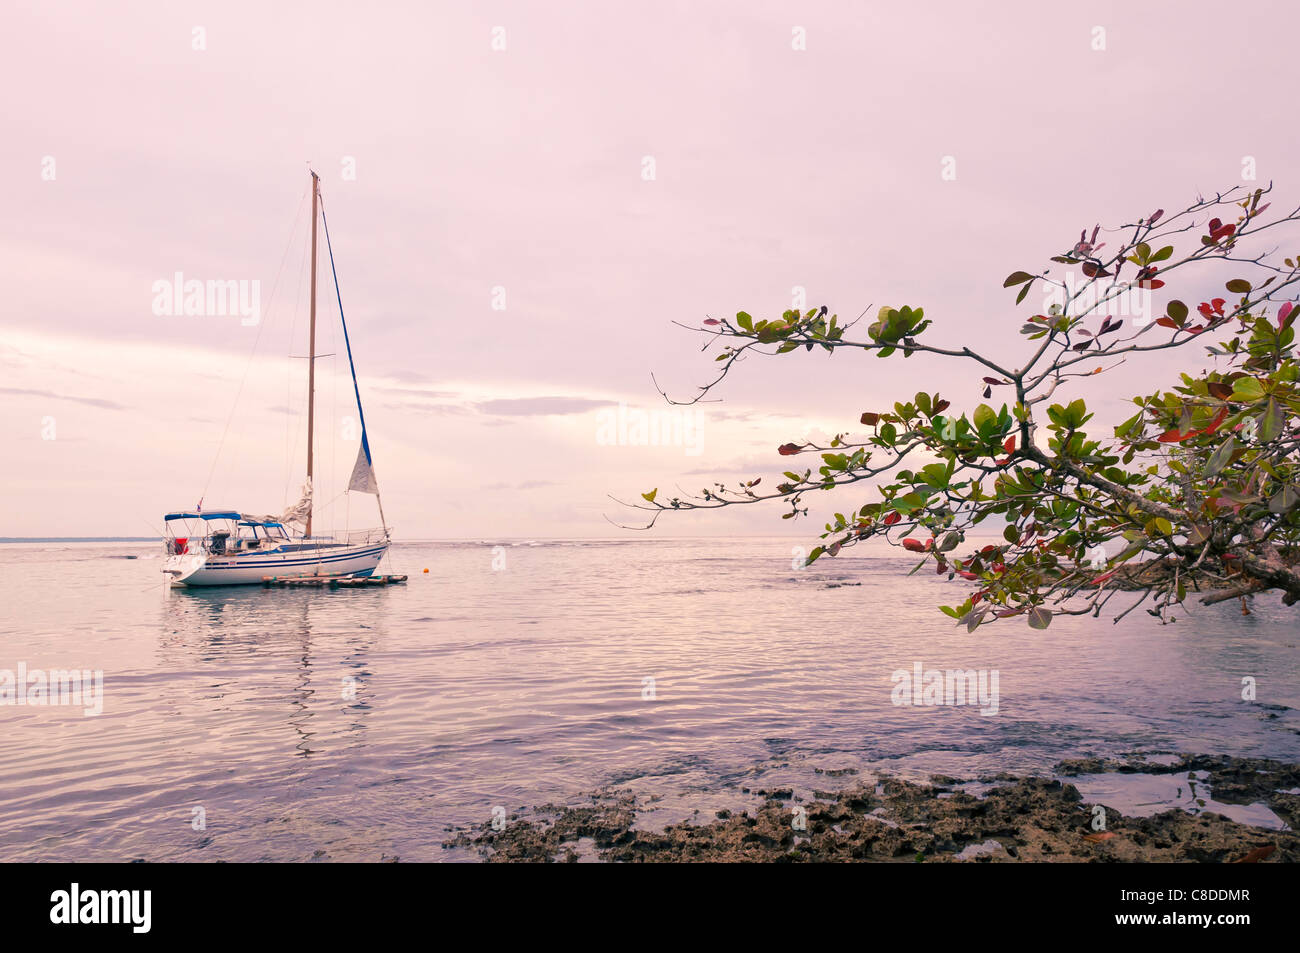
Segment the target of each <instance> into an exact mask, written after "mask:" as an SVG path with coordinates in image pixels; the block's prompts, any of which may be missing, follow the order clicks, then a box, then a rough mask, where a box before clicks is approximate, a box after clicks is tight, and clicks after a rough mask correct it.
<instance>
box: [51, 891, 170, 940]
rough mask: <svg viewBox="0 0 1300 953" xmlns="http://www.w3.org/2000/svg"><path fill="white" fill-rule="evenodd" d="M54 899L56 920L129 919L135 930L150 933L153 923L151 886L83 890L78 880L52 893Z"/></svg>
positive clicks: (115, 920) (96, 922)
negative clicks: (149, 888)
mask: <svg viewBox="0 0 1300 953" xmlns="http://www.w3.org/2000/svg"><path fill="white" fill-rule="evenodd" d="M50 903H51V904H52V906H51V907H50V922H51V923H55V924H77V923H93V924H108V923H126V924H130V925H131V932H132V933H148V932H149V928H150V927H151V926H152V923H153V891H151V890H82V889H81V885H80V884H76V883H74V884H73V885H72V888H71V889H70V890H56V891H54V893H52V894H50Z"/></svg>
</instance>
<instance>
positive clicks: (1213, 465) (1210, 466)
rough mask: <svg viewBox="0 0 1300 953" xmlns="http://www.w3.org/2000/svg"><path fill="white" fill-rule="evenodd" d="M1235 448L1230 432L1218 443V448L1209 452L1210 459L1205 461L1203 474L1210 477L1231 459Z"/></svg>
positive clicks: (1234, 441)
mask: <svg viewBox="0 0 1300 953" xmlns="http://www.w3.org/2000/svg"><path fill="white" fill-rule="evenodd" d="M1236 450H1237V441H1236V438H1234V437H1233V436H1232V435H1231V434H1229V435H1228V439H1227V440H1225V441H1223V443H1221V444H1219V448H1218V449H1217V450H1215V451H1214V453H1212V454H1210V459H1209V460H1207V461H1206V462H1205V475H1206V476H1207V477H1212V476H1214V475H1215V474H1216V473H1218V472H1219V471H1220V470H1222V469H1223V468H1224V467H1226V466H1227V465H1228V464H1229V463H1230V462H1231V461H1232V455H1233V453H1235V452H1236Z"/></svg>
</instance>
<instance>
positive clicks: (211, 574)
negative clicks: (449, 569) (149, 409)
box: [162, 172, 391, 587]
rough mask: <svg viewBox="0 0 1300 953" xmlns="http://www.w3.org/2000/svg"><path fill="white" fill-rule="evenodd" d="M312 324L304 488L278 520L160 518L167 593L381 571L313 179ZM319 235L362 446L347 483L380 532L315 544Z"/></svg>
mask: <svg viewBox="0 0 1300 953" xmlns="http://www.w3.org/2000/svg"><path fill="white" fill-rule="evenodd" d="M311 190H312V192H311V291H310V301H311V305H310V308H311V320H310V344H309V351H308V354H307V480H306V482H305V483H304V484H303V488H302V498H301V499H300V500H299V501H298V502H297V503H295V504H294V505H293V506H291V507H289V508H288V509H287V510H286V511H285V512H284V513H283V514H282V515H280V516H278V517H277V516H257V515H250V514H249V513H246V512H244V511H242V510H232V509H223V508H209V509H208V510H206V511H204V510H203V508H202V501H200V504H199V506H197V507H195V508H194V509H193V510H183V511H178V512H173V513H168V514H166V516H164V517H163V519H164V525H165V526H166V535H165V538H164V540H163V544H164V548H165V560H164V562H163V569H162V571H163V572H164V573H167V574H168V575H169V576H171V577H172V578H171V584H172V585H173V586H179V587H188V586H237V585H249V584H252V583H262V582H265V581H267V580H268V579H272V578H274V579H294V578H302V577H315V576H330V577H338V578H342V577H353V578H356V577H368V576H371V575H372V574H373V573H374V571H375V569H376V568H377V567H378V566H379V562H380V560H381V559H383V557H384V554H385V553H387V552H388V547H389V544H390V542H391V539H390V536H389V531H388V523H387V521H386V520H385V519H384V505H383V502H382V501H381V500H380V498H379V484H378V482H377V481H376V480H375V469H374V462H373V460H372V459H371V456H370V440H369V439H368V437H367V434H366V415H365V411H364V410H363V409H362V407H361V388H360V387H359V386H358V384H357V370H356V365H355V364H354V363H353V360H352V343H351V341H350V340H349V339H348V326H347V321H346V319H345V318H344V317H343V296H342V293H341V292H340V291H339V279H338V271H337V269H336V268H335V267H334V249H333V246H332V244H331V243H330V237H329V222H328V221H327V220H326V218H325V205H324V202H323V200H322V199H321V194H320V176H318V175H317V174H316V173H315V172H312V173H311ZM318 221H319V222H320V224H321V225H323V226H324V231H325V247H326V249H327V250H328V252H329V259H330V273H331V275H332V276H333V278H334V293H335V296H336V297H337V299H338V303H339V320H340V322H342V325H343V343H344V345H345V346H346V348H347V355H348V369H349V370H350V371H351V372H352V389H353V393H354V394H355V395H356V399H357V415H358V417H359V419H360V422H361V446H360V447H359V448H358V451H357V459H356V463H355V465H354V466H353V468H352V476H351V478H350V479H349V481H348V490H349V491H353V490H355V491H359V492H361V493H369V494H373V495H374V497H375V501H376V504H377V505H378V507H379V520H380V523H381V526H380V527H379V528H377V529H367V530H360V531H357V532H349V533H347V534H345V535H344V536H342V537H335V536H317V535H314V534H313V533H312V476H313V473H312V468H313V464H314V456H315V453H314V450H315V448H314V443H315V439H314V438H315V428H316V357H317V355H316V251H317V240H316V225H317V222H318Z"/></svg>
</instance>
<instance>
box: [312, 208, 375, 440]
mask: <svg viewBox="0 0 1300 953" xmlns="http://www.w3.org/2000/svg"><path fill="white" fill-rule="evenodd" d="M320 220H321V224H322V225H324V226H325V248H326V250H327V251H328V252H329V256H330V274H331V275H332V276H333V277H334V295H335V297H336V298H338V302H339V323H340V324H341V325H343V344H344V346H345V347H346V348H347V351H348V370H350V371H351V372H352V390H353V391H354V392H355V393H356V395H357V416H358V417H359V418H361V442H362V444H364V445H365V448H366V462H367V463H371V462H372V461H371V460H370V441H369V440H368V439H367V438H366V412H365V411H364V410H362V408H361V387H360V385H359V384H357V366H356V364H354V363H353V361H352V342H351V341H350V340H349V339H348V323H347V319H345V318H344V317H343V292H342V291H341V290H339V273H338V270H337V269H336V268H335V267H334V246H333V245H331V244H330V226H329V221H328V220H327V219H326V218H325V197H324V196H321V200H320Z"/></svg>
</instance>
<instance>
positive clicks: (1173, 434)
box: [1156, 427, 1196, 443]
mask: <svg viewBox="0 0 1300 953" xmlns="http://www.w3.org/2000/svg"><path fill="white" fill-rule="evenodd" d="M1195 433H1196V431H1195V430H1189V431H1187V433H1183V432H1182V431H1181V430H1179V429H1178V428H1177V427H1175V428H1174V429H1173V430H1166V431H1165V432H1164V433H1162V434H1161V435H1160V436H1158V437H1156V440H1158V441H1159V442H1160V443H1181V442H1182V441H1184V440H1186V439H1187V438H1188V437H1190V436H1192V435H1193V434H1195Z"/></svg>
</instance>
